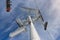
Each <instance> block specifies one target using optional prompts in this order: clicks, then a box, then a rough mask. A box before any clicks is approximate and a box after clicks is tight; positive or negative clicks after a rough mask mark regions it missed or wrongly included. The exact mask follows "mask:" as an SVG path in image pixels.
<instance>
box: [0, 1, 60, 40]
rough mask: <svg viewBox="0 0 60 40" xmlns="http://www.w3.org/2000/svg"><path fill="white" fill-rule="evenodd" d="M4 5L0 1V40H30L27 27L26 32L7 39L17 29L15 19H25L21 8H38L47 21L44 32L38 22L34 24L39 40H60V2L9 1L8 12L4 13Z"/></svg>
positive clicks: (3, 2)
mask: <svg viewBox="0 0 60 40" xmlns="http://www.w3.org/2000/svg"><path fill="white" fill-rule="evenodd" d="M35 1H36V2H35ZM5 3H6V0H0V40H30V32H29V31H30V29H29V25H28V26H27V27H26V28H27V32H22V33H21V34H19V35H17V36H15V37H13V38H10V37H9V33H11V32H13V31H15V30H16V29H17V28H18V25H17V24H16V22H15V20H16V18H18V17H20V18H21V16H23V17H24V18H25V17H26V13H25V12H23V10H22V9H20V7H22V6H23V7H29V8H38V9H39V10H40V11H41V14H42V16H43V18H44V20H45V21H48V27H47V30H46V31H44V29H43V26H42V25H41V23H40V21H39V20H38V21H36V22H35V23H34V25H35V28H36V30H37V32H38V34H39V36H40V38H41V40H60V31H59V30H60V0H11V4H12V5H11V11H10V12H6V4H5ZM24 15H25V16H24Z"/></svg>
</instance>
